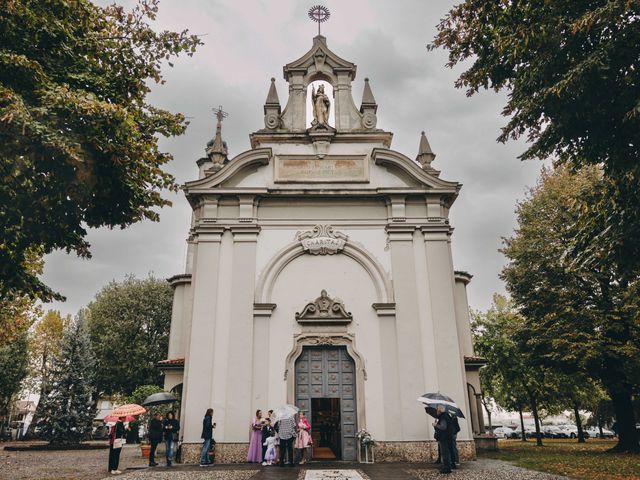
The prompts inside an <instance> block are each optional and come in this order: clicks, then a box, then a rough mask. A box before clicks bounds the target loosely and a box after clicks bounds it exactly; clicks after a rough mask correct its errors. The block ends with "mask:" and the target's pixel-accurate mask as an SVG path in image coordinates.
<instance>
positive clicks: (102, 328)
mask: <svg viewBox="0 0 640 480" xmlns="http://www.w3.org/2000/svg"><path fill="white" fill-rule="evenodd" d="M172 302H173V291H172V289H171V286H170V285H169V284H168V283H167V282H166V281H164V280H159V279H157V278H154V277H151V276H150V277H148V278H145V279H137V278H135V277H133V276H129V277H127V278H126V279H125V280H124V281H122V282H115V281H113V282H111V283H109V284H108V285H107V286H105V287H104V288H103V289H102V290H101V291H100V292H99V293H98V294H97V295H96V297H95V300H94V301H93V302H91V303H90V304H89V306H88V311H89V322H88V326H89V331H90V334H91V343H92V345H93V350H94V352H95V355H96V360H97V364H98V369H97V373H96V387H97V389H98V391H99V392H100V393H101V394H106V395H112V394H124V395H131V394H132V393H133V392H134V390H135V389H136V388H137V387H138V386H140V385H149V384H151V385H153V384H155V385H161V384H162V376H161V374H160V371H159V370H158V369H157V368H156V366H155V365H156V363H157V362H158V361H159V360H162V359H165V358H166V355H167V349H168V343H169V329H170V326H171V308H172Z"/></svg>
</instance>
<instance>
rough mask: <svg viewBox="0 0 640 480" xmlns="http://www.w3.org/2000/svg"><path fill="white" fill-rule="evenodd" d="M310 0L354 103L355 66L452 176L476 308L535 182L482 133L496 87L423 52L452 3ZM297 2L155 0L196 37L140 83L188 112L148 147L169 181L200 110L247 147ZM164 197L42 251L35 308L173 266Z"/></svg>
mask: <svg viewBox="0 0 640 480" xmlns="http://www.w3.org/2000/svg"><path fill="white" fill-rule="evenodd" d="M109 1H111V0H109ZM105 3H106V0H105ZM124 3H127V2H124ZM324 3H325V4H326V5H327V6H328V7H329V8H330V9H331V12H332V17H331V19H330V21H329V22H327V23H326V24H323V26H322V33H323V35H325V36H326V37H327V39H328V44H329V47H330V48H331V49H333V50H334V51H335V52H336V53H337V54H338V55H340V56H341V57H343V58H345V59H347V60H350V61H353V62H354V63H356V64H357V65H358V77H357V79H356V81H355V82H354V88H353V93H354V100H355V102H356V104H357V105H359V102H360V99H361V96H362V88H363V80H364V78H365V77H369V78H370V79H371V86H372V89H373V93H374V95H375V97H376V100H377V102H378V104H379V110H378V119H379V120H378V124H379V126H380V128H384V129H386V130H389V131H392V132H393V133H394V144H393V148H394V149H396V150H399V151H401V152H402V153H404V154H406V155H407V156H409V157H410V158H414V157H415V155H416V153H417V147H418V140H419V134H420V131H421V130H425V131H426V132H427V135H428V137H429V141H430V143H431V146H432V147H433V149H434V151H435V152H436V154H437V158H436V160H435V164H434V166H435V167H436V168H438V169H440V170H442V175H441V176H442V178H445V179H447V180H456V181H459V182H461V183H463V185H464V186H463V189H462V192H461V194H460V197H459V198H458V199H457V201H456V203H455V204H454V207H453V209H452V212H451V219H452V224H453V225H454V227H455V229H456V230H455V233H454V236H453V244H452V246H453V254H454V265H455V267H456V268H457V269H462V270H467V271H469V272H470V273H472V274H473V275H474V281H472V282H471V284H470V285H469V288H468V292H469V300H470V304H471V306H472V307H473V308H476V309H477V308H482V309H483V308H486V307H487V306H488V304H489V303H490V300H491V295H492V293H493V292H494V291H502V290H503V286H502V283H501V282H500V280H499V279H498V273H499V271H500V269H501V267H502V265H503V264H504V258H503V257H502V255H501V254H500V253H498V251H497V250H498V248H499V247H500V238H501V237H502V236H508V235H510V233H511V232H512V230H513V227H514V225H515V217H514V213H513V212H514V208H515V202H516V200H517V199H518V198H522V197H523V195H524V190H525V187H526V186H527V185H532V184H534V183H535V179H536V176H537V172H538V171H539V168H540V164H539V163H534V162H526V163H523V162H520V161H519V160H517V156H518V154H519V153H521V152H522V150H523V149H524V145H523V144H522V143H509V144H507V145H500V144H497V143H496V141H495V139H496V137H497V136H498V135H499V133H500V127H501V126H502V125H504V123H505V122H506V119H505V118H503V117H502V116H501V115H500V111H501V108H502V105H504V102H505V97H504V95H500V94H495V93H492V92H487V93H482V94H480V95H477V96H475V97H473V98H467V97H466V96H465V92H464V91H462V90H459V89H455V88H454V86H453V82H454V80H455V78H456V76H457V75H458V74H459V73H460V69H457V70H454V71H452V70H450V69H447V68H445V66H444V64H445V63H446V56H447V55H446V52H443V51H437V52H428V51H427V49H426V45H427V44H428V43H429V42H430V41H431V39H432V38H433V36H434V35H435V33H436V28H435V26H436V24H437V23H438V21H439V20H440V18H442V17H443V16H444V15H445V14H446V12H447V11H448V9H450V8H451V7H452V6H453V5H454V4H455V2H454V1H452V0H449V1H446V0H438V1H430V2H424V1H422V0H406V1H403V2H388V1H384V0H375V1H366V0H350V1H349V2H345V1H338V0H329V1H327V2H324ZM311 5H312V3H308V4H307V3H304V2H299V1H296V0H278V1H262V0H251V1H242V2H238V1H236V0H215V1H211V0H181V1H180V2H174V1H169V0H164V1H162V2H161V4H160V13H159V16H158V22H157V27H158V28H159V29H160V28H161V29H165V28H166V29H172V30H181V29H183V28H189V29H190V30H191V31H192V32H194V33H199V34H202V35H203V37H202V38H203V40H204V42H205V45H204V46H203V47H202V48H201V49H200V50H199V51H198V52H197V53H196V54H195V56H194V57H193V58H189V57H183V58H180V59H178V60H177V61H176V62H175V67H174V68H173V69H167V71H166V80H167V83H166V85H164V86H154V87H153V91H152V94H151V101H152V102H153V103H154V104H156V105H158V106H160V107H163V108H167V109H168V110H171V111H176V112H177V111H180V112H183V113H184V114H185V115H186V116H187V117H188V118H189V121H190V126H189V128H188V130H187V133H186V135H184V136H181V137H177V138H170V139H162V140H161V146H162V148H164V149H166V150H167V151H169V152H171V153H172V154H173V155H174V157H175V160H174V161H173V162H172V163H171V164H169V165H168V167H167V168H168V170H169V171H170V172H171V173H172V174H174V175H175V176H176V178H177V180H178V182H180V183H184V182H185V181H188V180H191V179H194V178H195V177H196V175H197V168H196V165H195V161H196V159H198V158H199V157H201V156H202V155H203V154H204V146H205V144H206V142H207V141H208V140H209V139H210V138H211V137H212V136H213V133H214V128H215V123H214V118H213V114H212V112H211V108H212V107H215V106H218V105H222V106H223V108H224V109H225V110H226V111H228V112H229V113H230V115H229V118H227V119H226V120H225V122H224V126H223V135H224V138H225V139H226V140H227V141H228V143H229V145H230V153H231V155H237V154H239V153H241V152H242V151H244V150H246V149H248V148H249V137H248V135H249V133H250V132H252V131H255V130H257V129H259V128H261V127H262V115H263V112H262V105H263V103H264V100H265V98H266V95H267V90H268V87H269V79H270V78H271V77H275V78H276V86H277V89H278V94H279V97H280V101H281V102H282V104H283V106H284V104H285V103H286V99H287V93H288V92H287V85H286V83H285V82H284V80H283V79H282V66H283V65H284V64H285V63H288V62H290V61H293V60H295V59H297V58H298V57H300V56H301V55H303V54H304V53H305V52H306V51H307V49H308V48H310V46H311V44H312V38H313V36H314V35H315V34H316V26H315V25H314V24H312V23H311V22H310V21H309V20H308V19H307V17H306V11H307V9H308V8H309V7H310V6H311ZM166 196H167V197H168V198H171V200H172V201H173V202H174V205H173V207H172V208H166V209H163V210H161V221H160V222H159V223H152V222H143V223H141V224H138V225H135V226H133V227H131V228H129V229H127V230H124V231H123V230H112V231H111V230H105V229H100V230H93V231H91V232H90V235H89V241H90V242H91V244H92V252H93V258H92V259H91V260H88V261H83V260H79V259H77V258H75V257H74V256H69V255H66V254H64V253H60V252H58V253H54V254H52V255H49V256H48V257H47V259H46V260H47V264H46V268H45V274H44V279H45V281H46V282H48V283H49V284H50V285H51V286H52V287H53V288H55V289H57V290H58V291H60V292H62V293H63V294H64V295H66V296H67V297H68V301H67V302H66V303H64V304H53V305H49V306H51V307H55V308H59V309H61V310H62V311H63V312H65V313H74V312H75V311H77V309H78V308H80V307H82V306H83V305H85V304H86V303H87V302H89V301H90V300H91V299H92V297H93V296H94V295H95V293H96V292H97V291H98V290H99V289H100V288H101V287H102V286H103V285H104V284H106V283H107V282H109V281H110V280H112V279H122V278H123V277H124V276H125V275H126V274H128V273H134V274H136V275H138V276H145V275H147V274H148V273H149V272H154V274H155V275H157V276H161V277H162V276H171V275H173V274H176V273H180V272H181V271H182V268H183V261H184V253H185V243H184V240H185V237H186V235H187V230H188V227H189V221H190V208H189V205H188V204H187V202H186V200H185V199H184V196H182V195H181V194H179V195H173V194H168V193H167V194H166Z"/></svg>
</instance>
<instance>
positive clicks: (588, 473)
mask: <svg viewBox="0 0 640 480" xmlns="http://www.w3.org/2000/svg"><path fill="white" fill-rule="evenodd" d="M543 443H544V446H543V447H536V442H535V440H529V441H527V442H522V441H520V440H499V446H500V451H498V452H482V453H481V454H480V456H482V457H488V458H496V459H498V460H505V461H508V462H513V463H514V464H516V465H518V466H520V467H524V468H530V469H532V470H537V471H540V472H549V473H555V474H558V475H566V476H568V477H571V478H576V479H584V480H640V455H630V454H619V453H616V454H613V453H606V450H608V449H609V448H611V447H613V446H614V445H615V444H616V441H615V440H597V439H589V440H587V442H586V443H578V441H577V440H548V439H545V440H543Z"/></svg>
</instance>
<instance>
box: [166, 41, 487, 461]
mask: <svg viewBox="0 0 640 480" xmlns="http://www.w3.org/2000/svg"><path fill="white" fill-rule="evenodd" d="M381 61H384V59H381ZM283 73H284V79H285V80H286V82H287V83H288V84H289V91H288V98H287V100H286V104H284V108H283V106H282V105H281V103H280V100H279V96H278V93H277V91H276V86H275V80H274V79H271V85H270V87H269V90H268V95H267V99H266V102H265V104H264V128H261V129H259V130H257V131H255V132H254V133H251V134H250V135H249V137H250V141H251V149H250V150H247V151H245V152H242V153H240V154H238V155H236V156H235V157H233V158H229V157H228V152H227V146H226V144H225V142H224V141H223V139H222V120H223V117H224V114H223V112H222V111H218V125H217V130H216V134H215V138H214V139H213V140H212V141H210V142H209V144H208V145H207V148H206V156H205V157H203V158H201V159H199V160H198V161H197V165H198V168H199V175H198V179H197V180H194V181H191V182H188V183H187V184H186V185H184V193H185V195H186V197H187V199H188V201H189V203H190V205H191V207H192V209H193V215H192V222H191V228H190V230H189V236H188V240H187V244H188V254H187V260H186V266H185V271H184V273H183V274H180V275H176V276H174V277H172V278H171V279H169V281H170V282H171V285H172V286H173V288H174V291H175V294H174V303H173V315H172V320H171V337H170V343H169V352H168V358H167V360H165V361H162V362H160V363H159V368H161V369H162V370H163V371H164V373H165V388H166V390H168V391H169V390H173V391H176V392H178V393H180V394H181V408H180V421H181V424H182V429H181V440H182V442H183V458H184V460H185V461H187V462H195V461H197V459H198V455H199V450H200V445H201V439H200V433H201V429H202V418H203V416H204V413H205V411H206V410H207V408H209V407H211V408H213V409H214V421H215V422H216V423H217V428H216V429H215V430H214V437H215V439H216V441H217V461H221V462H243V461H245V460H246V454H247V449H248V444H249V434H250V423H251V420H252V418H253V416H254V413H255V411H256V410H258V409H261V410H262V411H263V412H265V413H266V412H267V411H268V410H269V409H272V408H274V407H278V406H281V405H284V404H295V405H297V406H298V407H299V408H300V409H302V410H304V411H305V412H306V414H307V417H308V418H309V421H310V423H311V428H312V434H313V438H314V440H315V442H314V444H315V445H316V446H317V447H318V448H320V447H321V446H322V448H324V449H325V451H327V449H328V451H330V455H331V456H334V457H335V458H336V459H343V460H355V459H356V457H357V432H358V431H360V430H363V429H364V430H366V431H368V432H369V433H370V434H371V435H372V437H373V438H374V439H375V441H376V446H375V459H376V461H377V462H378V461H428V460H434V459H435V458H436V457H437V444H436V442H435V441H434V439H433V434H434V432H433V427H432V426H431V422H432V421H433V419H432V418H431V417H429V416H428V415H427V414H426V413H425V410H424V408H423V406H422V405H421V404H420V403H418V402H417V398H418V397H419V396H421V395H422V394H424V393H425V392H441V393H443V394H445V395H448V396H450V397H452V398H453V399H454V400H455V401H456V402H457V404H458V405H459V406H460V408H461V409H462V411H463V412H464V414H465V419H460V426H461V431H460V433H459V434H458V444H459V448H460V451H461V455H462V457H463V458H472V457H474V455H475V447H474V435H477V434H479V433H482V431H483V429H484V427H483V422H482V411H481V404H480V401H479V399H480V395H481V392H480V385H479V377H478V370H479V368H480V367H481V366H482V364H483V363H482V362H483V361H482V359H480V358H476V357H475V356H474V352H473V346H472V339H471V332H470V325H469V312H468V304H467V296H466V286H467V284H468V283H469V281H470V279H471V276H470V275H469V274H467V273H465V272H458V271H456V270H455V269H454V265H453V261H452V255H451V237H452V233H453V228H452V226H451V225H450V223H449V210H450V209H451V208H452V206H453V204H454V202H455V200H456V198H457V196H458V194H459V192H460V188H461V185H460V184H459V183H457V182H453V181H448V180H445V179H444V178H442V176H441V174H440V171H439V170H438V169H436V167H438V168H443V169H444V168H446V161H443V162H442V163H440V164H436V165H434V159H435V154H434V153H433V152H432V151H431V147H430V145H429V142H428V141H427V138H426V136H425V134H424V132H423V133H422V136H421V137H420V138H419V141H417V142H416V143H417V144H418V145H419V148H418V152H417V155H415V156H413V157H414V158H410V157H408V156H407V155H405V154H403V153H400V152H397V151H395V150H393V149H392V148H391V144H392V138H393V134H392V133H391V132H387V131H384V130H381V129H379V128H377V115H378V104H377V103H376V100H375V98H374V95H373V92H372V88H371V86H370V84H369V80H368V79H366V78H365V79H364V88H363V95H362V101H361V103H360V107H359V108H358V107H357V106H356V104H355V102H354V99H353V97H352V83H353V82H354V81H355V79H356V65H355V64H354V63H351V62H350V61H347V60H344V59H343V58H341V57H339V56H338V55H336V54H335V53H334V52H333V51H331V50H330V49H329V47H328V46H327V40H326V38H325V37H323V36H321V35H318V36H316V37H315V38H314V39H313V45H312V46H311V49H310V50H309V51H308V52H307V53H305V54H304V55H303V56H302V57H300V58H299V59H297V60H295V61H293V62H291V63H288V64H287V65H285V66H284V68H283ZM361 85H362V84H361ZM360 88H362V87H360ZM399 95H402V92H399ZM416 107H417V108H419V106H416ZM308 112H309V115H308ZM308 118H309V120H308ZM416 137H417V135H416ZM416 140H418V138H416ZM447 160H449V159H447ZM321 434H322V438H320V437H319V435H321ZM320 444H322V445H320Z"/></svg>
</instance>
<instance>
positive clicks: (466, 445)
mask: <svg viewBox="0 0 640 480" xmlns="http://www.w3.org/2000/svg"><path fill="white" fill-rule="evenodd" d="M457 445H458V452H459V453H460V460H461V461H469V460H475V459H476V446H475V443H474V441H473V440H458V442H457ZM373 453H374V455H375V461H376V463H377V462H435V461H436V459H437V458H438V442H436V441H435V440H427V441H422V442H381V441H376V444H375V446H374V450H373Z"/></svg>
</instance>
